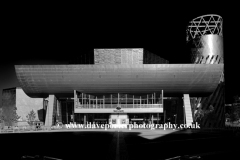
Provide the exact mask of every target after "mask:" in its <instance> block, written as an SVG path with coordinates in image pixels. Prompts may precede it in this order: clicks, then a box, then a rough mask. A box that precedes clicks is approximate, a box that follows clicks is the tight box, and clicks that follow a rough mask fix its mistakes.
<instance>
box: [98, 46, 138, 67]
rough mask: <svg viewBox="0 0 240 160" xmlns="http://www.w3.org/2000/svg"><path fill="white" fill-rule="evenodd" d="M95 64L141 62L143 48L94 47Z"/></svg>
mask: <svg viewBox="0 0 240 160" xmlns="http://www.w3.org/2000/svg"><path fill="white" fill-rule="evenodd" d="M94 62H95V64H143V48H134V49H94Z"/></svg>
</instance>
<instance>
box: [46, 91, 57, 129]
mask: <svg viewBox="0 0 240 160" xmlns="http://www.w3.org/2000/svg"><path fill="white" fill-rule="evenodd" d="M54 98H55V97H54V95H49V99H48V106H47V113H46V119H45V126H52V124H53V106H54Z"/></svg>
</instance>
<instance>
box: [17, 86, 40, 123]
mask: <svg viewBox="0 0 240 160" xmlns="http://www.w3.org/2000/svg"><path fill="white" fill-rule="evenodd" d="M16 107H17V114H18V115H19V116H21V118H20V121H25V120H27V117H26V116H27V115H28V113H30V111H31V110H33V111H34V112H35V113H36V120H40V121H43V122H44V120H43V113H44V112H43V98H30V97H28V96H27V95H26V94H25V93H24V91H23V90H22V89H21V88H17V89H16Z"/></svg>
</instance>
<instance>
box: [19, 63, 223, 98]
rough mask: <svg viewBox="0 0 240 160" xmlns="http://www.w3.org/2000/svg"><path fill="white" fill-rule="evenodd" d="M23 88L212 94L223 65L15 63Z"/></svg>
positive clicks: (39, 92) (34, 93)
mask: <svg viewBox="0 0 240 160" xmlns="http://www.w3.org/2000/svg"><path fill="white" fill-rule="evenodd" d="M15 70H16V74H17V78H18V80H19V82H20V85H21V87H22V88H23V90H24V91H25V93H26V94H28V95H29V96H31V97H41V96H43V95H44V96H47V95H48V94H55V95H58V94H63V93H66V94H69V95H72V94H73V90H78V91H81V92H84V93H93V94H94V93H152V92H159V91H161V90H164V92H165V94H170V95H171V94H174V93H179V94H184V93H188V94H195V93H196V94H206V93H207V94H210V93H212V92H213V91H214V90H215V88H216V87H217V85H218V83H219V80H220V77H221V74H222V72H223V64H157V65H155V64H144V65H143V64H133V65H130V64H127V65H109V64H108V65H104V64H102V65H16V66H15Z"/></svg>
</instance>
